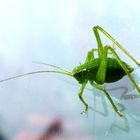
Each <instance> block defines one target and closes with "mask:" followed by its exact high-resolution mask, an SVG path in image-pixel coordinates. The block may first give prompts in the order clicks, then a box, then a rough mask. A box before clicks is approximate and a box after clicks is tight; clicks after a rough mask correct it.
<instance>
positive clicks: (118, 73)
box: [73, 58, 133, 84]
mask: <svg viewBox="0 0 140 140" xmlns="http://www.w3.org/2000/svg"><path fill="white" fill-rule="evenodd" d="M122 63H123V64H124V65H125V66H126V67H127V68H128V69H129V72H130V73H131V72H132V71H133V68H130V67H129V65H128V64H127V63H125V62H123V61H122ZM100 64H101V59H100V58H95V59H93V60H91V61H89V62H86V63H84V64H82V65H80V66H77V67H75V68H74V69H73V76H74V77H75V78H76V80H78V81H79V83H80V84H82V83H84V81H85V80H89V81H95V82H96V83H97V84H104V83H112V82H116V81H118V80H120V79H121V78H122V77H123V76H125V75H126V73H125V71H124V70H123V69H122V67H121V66H120V64H119V63H118V61H117V60H116V59H115V58H107V67H106V75H105V80H104V81H99V80H98V78H97V76H96V74H97V72H98V69H99V66H100Z"/></svg>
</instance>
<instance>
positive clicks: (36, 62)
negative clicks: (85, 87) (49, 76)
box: [32, 61, 69, 72]
mask: <svg viewBox="0 0 140 140" xmlns="http://www.w3.org/2000/svg"><path fill="white" fill-rule="evenodd" d="M32 62H33V63H35V64H40V65H47V66H51V67H53V68H57V69H59V70H62V71H64V72H69V71H68V70H66V69H64V68H61V67H58V66H56V65H53V64H48V63H44V62H39V61H32Z"/></svg>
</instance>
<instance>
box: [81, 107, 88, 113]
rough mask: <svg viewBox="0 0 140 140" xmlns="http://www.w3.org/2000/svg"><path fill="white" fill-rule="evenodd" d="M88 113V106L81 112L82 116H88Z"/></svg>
mask: <svg viewBox="0 0 140 140" xmlns="http://www.w3.org/2000/svg"><path fill="white" fill-rule="evenodd" d="M87 112H88V105H86V106H85V109H84V110H83V111H82V112H81V114H87Z"/></svg>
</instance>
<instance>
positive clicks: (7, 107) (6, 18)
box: [0, 0, 140, 140]
mask: <svg viewBox="0 0 140 140" xmlns="http://www.w3.org/2000/svg"><path fill="white" fill-rule="evenodd" d="M139 5H140V3H139V1H138V0H129V1H128V0H117V1H112V0H98V1H96V0H89V1H80V0H71V1H70V0H52V1H49V0H41V1H36V0H34V1H33V0H12V1H10V0H5V1H0V66H1V72H0V79H5V78H8V77H11V76H16V75H19V74H24V73H26V72H32V71H37V70H50V69H51V70H52V69H53V68H51V67H49V66H46V65H39V64H35V63H32V62H33V61H39V62H44V63H49V64H54V65H57V66H60V67H62V68H66V69H68V70H70V71H72V70H73V68H74V67H75V66H78V65H80V64H81V63H84V61H85V59H86V55H87V52H88V51H89V50H91V49H92V48H96V47H97V42H96V39H95V36H94V34H93V32H92V27H93V26H95V25H100V26H101V27H103V28H104V29H105V30H106V31H107V32H109V33H110V34H111V35H112V36H113V37H114V38H115V39H116V40H117V41H119V43H120V44H122V45H123V46H124V48H125V49H126V50H128V52H130V54H132V56H134V57H135V58H136V59H137V60H140V56H139V54H140V49H139V40H140V35H139V32H140V26H139V24H140V18H139V12H140V8H139ZM101 38H102V41H103V44H104V45H106V44H110V45H112V46H113V43H112V42H111V41H109V39H108V38H106V37H105V36H103V35H101ZM114 47H116V46H114ZM115 50H116V52H117V53H118V55H119V56H120V57H121V59H122V60H123V61H125V62H127V63H128V64H130V65H132V66H133V67H134V68H135V71H134V72H133V73H132V76H133V77H134V79H135V80H136V82H137V84H138V85H140V80H139V77H140V69H139V67H137V66H136V65H135V64H134V63H133V62H132V61H131V60H130V59H128V57H127V56H126V55H125V54H124V53H123V52H121V51H120V50H119V49H118V48H117V47H116V49H115ZM0 84H1V85H0V124H1V126H0V140H118V139H119V140H124V139H127V140H130V139H131V140H132V139H134V140H139V139H140V133H139V132H140V109H139V106H140V98H139V97H140V94H139V93H138V92H137V91H136V90H135V88H134V87H133V85H132V83H131V82H130V80H129V78H128V77H124V78H123V79H121V80H120V81H118V82H116V83H112V84H105V85H104V86H105V87H106V89H107V90H108V91H109V93H110V95H111V96H112V98H113V100H114V101H115V103H116V105H117V106H118V108H119V109H120V111H121V112H122V113H123V114H124V117H119V116H118V115H117V114H116V113H115V112H114V110H113V108H112V106H111V104H110V102H109V101H108V99H107V98H106V96H105V95H104V94H103V92H101V91H99V90H97V89H95V88H93V87H91V85H90V84H88V85H87V87H86V89H85V91H84V95H83V96H84V99H85V100H86V102H87V103H88V104H89V110H88V114H83V115H81V114H80V113H81V112H82V110H83V108H84V106H83V104H82V103H81V101H80V100H79V97H78V92H79V90H80V87H81V85H80V84H79V83H78V82H77V81H76V80H75V79H74V78H71V77H68V76H65V75H60V74H54V73H53V74H52V73H42V74H36V75H30V76H25V77H21V78H17V79H13V80H10V81H5V82H2V83H0Z"/></svg>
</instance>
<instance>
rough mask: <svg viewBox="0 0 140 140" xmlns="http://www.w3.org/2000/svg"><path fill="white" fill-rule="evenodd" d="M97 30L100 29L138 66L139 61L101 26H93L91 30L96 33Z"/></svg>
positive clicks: (139, 64)
mask: <svg viewBox="0 0 140 140" xmlns="http://www.w3.org/2000/svg"><path fill="white" fill-rule="evenodd" d="M98 30H100V31H101V32H102V33H103V34H104V35H105V36H107V37H108V38H109V39H110V40H111V41H112V42H113V43H114V44H115V45H117V46H118V47H119V48H120V49H121V50H122V51H123V52H124V53H125V54H126V55H127V56H128V57H129V58H130V59H131V60H132V61H133V62H134V63H136V64H137V65H138V66H140V63H139V62H138V61H137V60H136V59H135V58H134V57H133V56H132V55H130V54H129V52H128V51H127V50H126V49H124V48H123V47H122V46H121V45H120V44H119V43H118V42H117V41H116V40H115V39H114V38H113V37H112V36H111V35H110V34H109V33H108V32H106V31H105V30H104V29H103V28H101V27H100V26H98V25H97V26H94V27H93V31H96V32H97V33H96V34H98Z"/></svg>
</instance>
